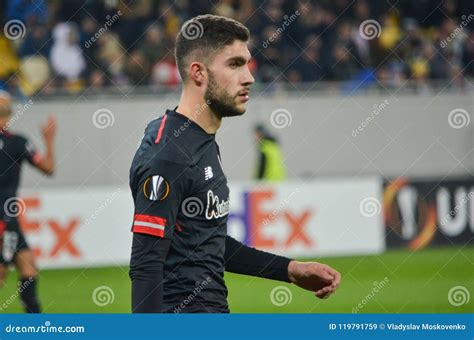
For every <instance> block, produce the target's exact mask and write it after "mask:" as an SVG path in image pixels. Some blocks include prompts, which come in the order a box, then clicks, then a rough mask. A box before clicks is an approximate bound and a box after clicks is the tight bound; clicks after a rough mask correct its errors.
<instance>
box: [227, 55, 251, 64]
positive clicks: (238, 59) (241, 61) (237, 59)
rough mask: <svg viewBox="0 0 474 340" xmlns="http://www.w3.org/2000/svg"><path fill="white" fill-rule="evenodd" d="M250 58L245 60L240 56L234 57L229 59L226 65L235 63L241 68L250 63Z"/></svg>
mask: <svg viewBox="0 0 474 340" xmlns="http://www.w3.org/2000/svg"><path fill="white" fill-rule="evenodd" d="M250 60H251V58H248V59H247V58H245V57H242V56H236V57H231V58H229V59H228V60H227V63H228V64H232V63H235V64H237V65H239V66H242V65H245V64H248V63H249V62H250Z"/></svg>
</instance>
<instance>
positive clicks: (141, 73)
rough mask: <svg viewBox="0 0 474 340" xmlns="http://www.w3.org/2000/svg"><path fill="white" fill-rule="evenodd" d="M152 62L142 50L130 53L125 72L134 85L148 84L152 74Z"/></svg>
mask: <svg viewBox="0 0 474 340" xmlns="http://www.w3.org/2000/svg"><path fill="white" fill-rule="evenodd" d="M150 68H151V67H150V64H149V63H148V61H147V59H146V57H145V55H144V54H143V52H142V51H141V50H135V51H133V52H132V54H130V57H129V58H128V60H127V63H126V66H125V73H126V75H127V77H128V79H129V81H130V83H131V84H133V85H135V86H136V85H147V84H148V78H149V76H150Z"/></svg>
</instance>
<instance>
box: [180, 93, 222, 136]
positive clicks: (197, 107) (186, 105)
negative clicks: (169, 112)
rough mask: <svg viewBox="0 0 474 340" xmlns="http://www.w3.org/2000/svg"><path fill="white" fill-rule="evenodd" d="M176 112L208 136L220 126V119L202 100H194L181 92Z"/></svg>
mask: <svg viewBox="0 0 474 340" xmlns="http://www.w3.org/2000/svg"><path fill="white" fill-rule="evenodd" d="M176 111H177V112H179V113H180V114H182V115H183V116H186V117H188V118H189V119H190V120H191V121H193V122H194V123H196V124H197V125H199V126H200V127H201V128H202V129H203V130H204V131H206V132H207V133H209V134H215V133H216V132H217V130H218V129H219V128H220V126H221V118H220V117H218V116H216V115H215V114H214V112H212V110H211V109H210V107H209V105H208V104H207V103H206V101H205V100H204V98H202V97H201V98H196V97H194V98H193V97H192V96H190V95H188V94H187V93H185V92H183V93H182V95H181V99H180V100H179V104H178V108H177V109H176Z"/></svg>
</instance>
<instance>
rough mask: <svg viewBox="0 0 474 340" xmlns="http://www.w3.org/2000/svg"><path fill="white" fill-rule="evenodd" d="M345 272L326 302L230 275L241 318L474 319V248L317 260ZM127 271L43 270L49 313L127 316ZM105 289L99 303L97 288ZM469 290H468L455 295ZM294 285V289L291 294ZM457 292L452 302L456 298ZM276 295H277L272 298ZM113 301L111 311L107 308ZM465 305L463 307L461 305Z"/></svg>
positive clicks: (10, 307) (9, 297)
mask: <svg viewBox="0 0 474 340" xmlns="http://www.w3.org/2000/svg"><path fill="white" fill-rule="evenodd" d="M317 261H320V262H325V263H328V264H329V265H331V266H333V267H334V268H336V269H337V270H339V271H340V272H341V273H342V278H343V280H342V284H341V286H340V287H339V290H338V292H337V293H336V294H334V295H333V296H331V297H330V298H329V299H327V300H319V299H317V298H315V297H314V296H313V295H312V294H311V293H310V292H306V291H303V290H301V289H299V288H297V287H294V286H292V285H287V284H283V283H280V282H276V281H269V280H264V279H257V278H252V277H247V276H241V275H233V274H226V282H227V285H228V288H229V303H230V308H231V311H232V312H234V313H252V312H256V313H352V312H353V311H355V312H358V313H469V312H474V247H472V246H470V247H468V246H466V247H463V248H461V247H452V248H438V249H428V250H422V251H419V252H414V253H411V252H408V251H406V250H397V251H389V252H387V253H384V254H382V255H378V256H353V257H336V258H324V259H317ZM127 270H128V269H127V268H126V267H113V268H83V269H71V270H44V271H42V273H41V278H40V281H39V287H40V296H41V300H42V303H43V309H44V312H47V313H128V312H129V310H130V307H129V306H130V281H129V279H128V273H127ZM101 286H106V287H108V288H105V289H103V290H102V294H99V295H98V296H96V299H95V300H96V301H95V302H94V299H93V292H94V290H95V289H98V287H101ZM457 286H462V287H463V288H457V289H454V290H453V288H454V287H457ZM284 287H287V288H288V289H287V288H284ZM450 290H451V296H449V292H450ZM272 291H273V294H272ZM104 303H108V304H106V305H104V306H100V305H102V304H104ZM456 305H459V306H456ZM0 308H2V309H3V310H0V313H19V312H21V307H20V304H19V299H18V298H17V294H16V273H14V272H10V275H9V278H8V280H7V285H6V286H5V287H3V288H1V289H0Z"/></svg>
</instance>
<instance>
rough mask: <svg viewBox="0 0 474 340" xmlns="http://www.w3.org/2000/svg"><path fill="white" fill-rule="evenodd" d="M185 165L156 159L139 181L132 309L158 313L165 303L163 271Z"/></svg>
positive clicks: (184, 184) (184, 185)
mask: <svg viewBox="0 0 474 340" xmlns="http://www.w3.org/2000/svg"><path fill="white" fill-rule="evenodd" d="M187 171H188V170H187V169H186V167H185V166H184V165H181V164H176V163H173V162H169V161H163V160H158V161H154V162H153V166H151V167H150V169H148V170H147V171H146V172H145V173H146V175H144V176H142V178H140V180H139V181H138V186H137V191H136V195H135V197H134V203H135V215H134V221H133V226H132V232H133V242H132V254H131V259H130V278H131V280H132V312H133V313H159V312H160V311H161V305H162V303H163V279H164V277H163V271H164V265H165V261H166V258H167V255H168V251H169V248H170V245H171V240H172V237H173V233H174V230H173V228H174V225H175V223H176V216H177V214H178V209H179V205H180V202H182V199H183V196H184V194H185V192H186V188H187V181H188V179H187V178H188V174H187Z"/></svg>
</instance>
